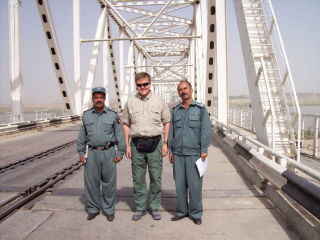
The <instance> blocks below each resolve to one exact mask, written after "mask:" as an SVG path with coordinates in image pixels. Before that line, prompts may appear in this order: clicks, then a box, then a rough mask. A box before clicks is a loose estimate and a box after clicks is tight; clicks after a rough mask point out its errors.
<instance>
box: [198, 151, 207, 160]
mask: <svg viewBox="0 0 320 240" xmlns="http://www.w3.org/2000/svg"><path fill="white" fill-rule="evenodd" d="M207 156H208V153H201V154H200V157H201V160H202V161H204V160H205V159H206V157H207Z"/></svg>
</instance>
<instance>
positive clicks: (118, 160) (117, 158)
mask: <svg viewBox="0 0 320 240" xmlns="http://www.w3.org/2000/svg"><path fill="white" fill-rule="evenodd" d="M121 160H122V158H121V157H117V156H115V157H114V161H115V162H116V163H117V162H120V161H121Z"/></svg>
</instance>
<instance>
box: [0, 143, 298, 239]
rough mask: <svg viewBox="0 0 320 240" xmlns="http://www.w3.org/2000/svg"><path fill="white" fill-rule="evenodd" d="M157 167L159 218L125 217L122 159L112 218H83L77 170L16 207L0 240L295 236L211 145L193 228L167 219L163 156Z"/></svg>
mask: <svg viewBox="0 0 320 240" xmlns="http://www.w3.org/2000/svg"><path fill="white" fill-rule="evenodd" d="M57 145H58V144H57ZM163 166H164V169H163V170H164V171H163V194H162V204H161V213H162V220H160V221H154V220H152V217H151V215H150V214H147V215H146V216H145V217H144V218H142V219H141V220H140V221H138V222H134V221H132V220H131V216H132V213H133V211H134V203H133V198H132V179H131V167H130V160H128V159H123V160H122V161H121V162H120V163H119V164H118V187H117V189H118V202H117V205H116V218H115V220H114V221H113V222H108V221H107V219H106V218H105V217H104V216H103V215H101V214H100V215H99V216H97V217H96V218H95V219H94V220H92V221H87V220H86V216H87V214H86V212H85V206H84V196H83V168H81V169H80V170H79V171H77V172H76V173H74V174H73V175H72V176H69V177H68V178H67V179H66V180H65V181H63V182H62V183H59V184H57V185H56V186H55V187H54V189H53V192H52V193H47V194H46V196H45V197H43V198H42V199H41V200H40V201H38V202H36V203H35V204H34V205H32V207H31V208H25V209H21V210H19V211H18V212H16V213H15V214H13V215H12V216H10V217H9V218H8V219H6V220H5V221H4V222H2V224H1V225H0V235H1V239H100V238H101V239H103V238H108V239H129V238H130V239H140V240H141V239H178V238H180V237H183V239H212V238H214V239H272V238H276V239H296V235H295V234H294V233H293V232H292V231H291V230H290V229H288V227H287V226H286V223H285V222H284V221H283V219H282V218H281V216H280V215H279V213H278V211H277V210H276V209H275V208H274V207H273V206H272V204H271V203H270V202H269V201H268V199H267V198H266V197H264V196H263V195H261V193H260V192H259V190H256V189H255V188H254V187H253V186H251V185H250V184H249V183H248V182H247V181H246V179H245V178H244V177H243V176H242V175H241V173H240V172H239V171H238V170H237V167H236V166H234V165H233V164H232V162H231V161H230V160H229V159H228V158H227V157H226V156H225V155H224V153H223V152H222V151H221V149H220V148H219V146H218V145H216V144H215V143H213V145H212V146H211V147H210V148H209V165H208V169H207V172H206V173H205V176H204V185H203V204H204V215H203V224H202V225H200V226H197V225H195V224H193V222H192V221H191V220H190V219H187V218H185V219H183V220H181V221H178V222H171V221H170V218H171V217H172V216H173V215H174V213H175V212H174V211H175V205H176V198H175V187H174V181H173V177H172V166H171V165H170V164H169V162H168V160H167V158H165V159H164V164H163ZM0 182H1V181H0Z"/></svg>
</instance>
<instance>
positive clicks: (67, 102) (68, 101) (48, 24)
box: [36, 0, 75, 115]
mask: <svg viewBox="0 0 320 240" xmlns="http://www.w3.org/2000/svg"><path fill="white" fill-rule="evenodd" d="M36 2H37V6H38V10H39V15H40V19H41V23H42V27H43V30H44V33H45V38H46V40H47V44H48V48H49V53H50V57H51V61H52V64H53V68H54V72H55V74H56V77H57V82H58V86H59V88H60V93H61V96H62V99H63V102H64V108H65V110H66V112H67V114H69V115H72V114H73V113H74V111H75V110H74V102H73V99H72V97H71V96H72V94H70V89H69V88H68V82H67V79H66V72H65V70H64V64H63V60H62V55H61V52H60V47H59V42H58V38H57V35H56V31H55V28H54V24H53V20H52V17H51V12H50V6H49V4H48V1H47V0H42V1H36Z"/></svg>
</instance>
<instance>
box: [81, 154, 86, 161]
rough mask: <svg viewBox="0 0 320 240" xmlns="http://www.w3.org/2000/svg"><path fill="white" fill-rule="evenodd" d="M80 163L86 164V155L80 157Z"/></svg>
mask: <svg viewBox="0 0 320 240" xmlns="http://www.w3.org/2000/svg"><path fill="white" fill-rule="evenodd" d="M80 162H82V163H86V155H82V156H81V157H80Z"/></svg>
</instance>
